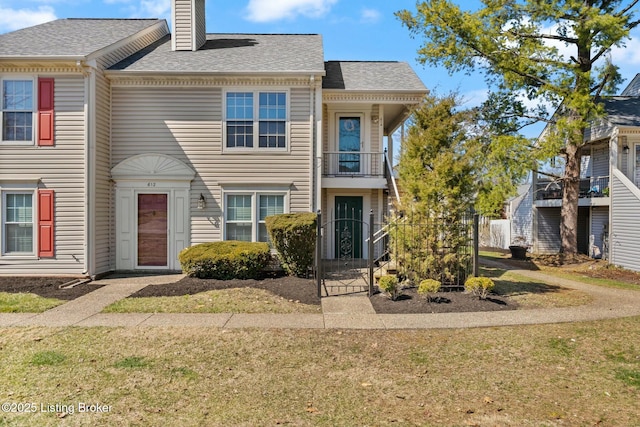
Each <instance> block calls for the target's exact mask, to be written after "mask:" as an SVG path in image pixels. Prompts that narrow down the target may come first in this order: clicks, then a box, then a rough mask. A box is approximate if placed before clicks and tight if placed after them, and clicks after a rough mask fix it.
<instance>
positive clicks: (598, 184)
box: [534, 176, 609, 200]
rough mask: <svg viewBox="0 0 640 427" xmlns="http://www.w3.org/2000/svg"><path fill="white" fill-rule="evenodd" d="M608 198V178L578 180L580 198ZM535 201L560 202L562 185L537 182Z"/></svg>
mask: <svg viewBox="0 0 640 427" xmlns="http://www.w3.org/2000/svg"><path fill="white" fill-rule="evenodd" d="M599 197H609V177H608V176H598V177H593V178H587V179H581V180H580V198H599ZM534 199H535V200H561V199H562V183H561V182H556V181H538V183H537V185H536V188H535V196H534Z"/></svg>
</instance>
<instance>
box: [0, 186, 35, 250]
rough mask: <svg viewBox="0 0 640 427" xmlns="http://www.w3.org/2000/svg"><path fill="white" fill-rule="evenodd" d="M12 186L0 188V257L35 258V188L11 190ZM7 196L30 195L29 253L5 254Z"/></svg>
mask: <svg viewBox="0 0 640 427" xmlns="http://www.w3.org/2000/svg"><path fill="white" fill-rule="evenodd" d="M11 187H12V186H9V187H8V188H7V187H0V193H1V197H0V217H1V219H0V241H1V245H0V246H1V252H0V256H1V257H2V258H24V257H29V258H31V257H35V256H36V248H37V247H38V246H37V245H38V228H37V227H38V218H37V217H38V200H37V197H36V188H29V187H16V188H11ZM9 194H28V195H31V230H32V233H33V234H32V238H31V251H30V252H7V235H6V225H7V211H6V208H7V195H9Z"/></svg>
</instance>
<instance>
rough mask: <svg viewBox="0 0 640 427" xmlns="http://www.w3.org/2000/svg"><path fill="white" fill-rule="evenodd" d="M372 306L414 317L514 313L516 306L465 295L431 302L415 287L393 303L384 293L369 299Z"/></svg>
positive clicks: (501, 299) (498, 299) (500, 299)
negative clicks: (422, 314) (488, 312)
mask: <svg viewBox="0 0 640 427" xmlns="http://www.w3.org/2000/svg"><path fill="white" fill-rule="evenodd" d="M370 299H371V304H372V305H373V308H374V309H375V311H376V313H378V314H417V313H465V312H475V311H504V310H516V309H517V308H518V304H517V303H516V302H514V301H512V300H510V299H509V298H506V297H502V296H498V295H489V296H488V297H487V299H486V300H481V299H479V298H478V297H475V296H473V295H471V294H468V293H465V292H458V291H452V292H438V293H436V294H433V296H432V299H431V301H427V299H426V298H425V297H423V296H422V295H419V294H418V292H417V290H416V288H405V289H404V291H403V292H402V295H401V296H400V298H398V300H396V301H392V300H391V298H389V296H387V295H386V294H384V293H378V294H375V295H373V296H372V297H371V298H370Z"/></svg>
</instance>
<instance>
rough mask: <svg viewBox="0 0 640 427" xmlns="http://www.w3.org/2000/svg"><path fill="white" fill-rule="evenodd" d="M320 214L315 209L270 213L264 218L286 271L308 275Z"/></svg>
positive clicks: (311, 264)
mask: <svg viewBox="0 0 640 427" xmlns="http://www.w3.org/2000/svg"><path fill="white" fill-rule="evenodd" d="M317 221H318V217H317V215H316V214H315V213H312V212H303V213H289V214H280V215H271V216H268V217H266V218H265V223H266V225H267V231H268V232H269V238H270V239H271V243H272V244H273V247H274V248H275V250H276V251H277V252H278V257H279V258H280V263H281V265H282V268H283V269H284V271H285V272H286V273H287V274H289V275H290V276H299V277H305V276H306V275H307V272H308V271H309V268H311V267H312V266H313V261H314V256H315V250H316V227H317Z"/></svg>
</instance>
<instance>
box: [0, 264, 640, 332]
mask: <svg viewBox="0 0 640 427" xmlns="http://www.w3.org/2000/svg"><path fill="white" fill-rule="evenodd" d="M487 264H496V266H499V267H500V268H505V267H506V266H505V265H501V264H499V263H491V262H489V261H487ZM512 271H514V272H516V273H517V274H519V275H522V276H527V277H530V278H532V279H536V280H539V281H544V282H547V283H551V284H554V285H558V286H562V287H566V288H571V289H577V290H580V291H582V292H585V293H588V294H589V295H591V296H592V298H593V301H592V303H591V304H588V305H584V306H579V307H566V308H547V309H531V310H529V309H526V310H513V311H499V312H497V311H494V312H479V313H431V314H404V315H403V314H376V312H375V311H374V309H373V307H372V306H371V303H370V301H369V298H368V297H367V296H366V294H364V293H359V294H354V295H348V296H330V297H325V298H323V299H322V314H234V313H222V314H188V313H184V314H166V313H126V314H119V313H118V314H112V313H100V311H102V309H103V308H104V307H106V306H107V305H109V304H111V303H113V302H115V301H117V300H119V299H122V298H126V297H127V296H129V295H131V294H132V293H134V292H136V291H138V290H139V289H142V288H143V287H145V286H147V285H149V284H153V283H167V282H169V281H177V280H180V278H181V277H182V276H181V275H171V276H153V277H149V276H145V277H130V278H115V279H103V280H100V281H99V282H97V283H99V284H103V285H105V286H103V287H102V288H99V289H96V290H95V291H93V292H91V293H89V294H87V295H84V296H82V297H80V298H77V299H75V300H73V301H69V302H67V303H65V304H63V305H61V306H58V307H56V308H53V309H51V310H48V311H46V312H44V313H39V314H36V313H3V314H0V327H8V326H51V327H63V326H80V327H92V326H107V327H154V326H175V327H215V328H224V329H233V328H274V329H383V330H394V329H442V328H474V327H491V326H508V325H530V324H544V323H563V322H579V321H590V320H600V319H610V318H619V317H630V316H640V291H629V290H620V289H613V288H605V287H599V286H591V285H586V284H583V283H579V282H575V281H572V280H566V279H558V278H556V277H553V276H549V275H546V274H544V273H540V272H535V271H528V270H512Z"/></svg>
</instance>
